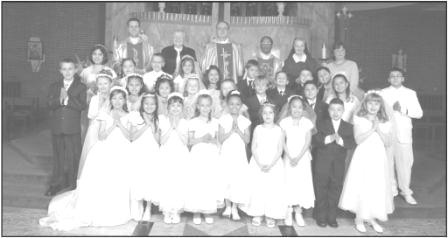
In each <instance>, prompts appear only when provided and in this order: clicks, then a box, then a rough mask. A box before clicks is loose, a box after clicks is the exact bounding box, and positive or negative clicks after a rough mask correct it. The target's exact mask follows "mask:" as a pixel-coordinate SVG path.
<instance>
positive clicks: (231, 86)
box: [210, 66, 249, 119]
mask: <svg viewBox="0 0 448 238" xmlns="http://www.w3.org/2000/svg"><path fill="white" fill-rule="evenodd" d="M210 67H211V66H210ZM236 89H237V87H236V85H235V82H234V81H233V80H231V79H226V80H224V81H222V82H221V85H220V91H221V94H220V99H221V100H220V102H221V107H220V108H221V112H220V113H217V114H221V115H224V114H226V113H229V107H228V105H227V96H228V95H229V93H230V91H232V90H236ZM248 110H249V109H248V108H247V106H246V105H245V104H242V105H241V108H240V113H241V115H243V116H245V117H246V118H248V119H249V112H248Z"/></svg>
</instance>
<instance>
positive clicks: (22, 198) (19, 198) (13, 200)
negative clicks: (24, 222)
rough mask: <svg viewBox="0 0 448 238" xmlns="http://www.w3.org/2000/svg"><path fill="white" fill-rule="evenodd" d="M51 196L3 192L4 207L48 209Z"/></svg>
mask: <svg viewBox="0 0 448 238" xmlns="http://www.w3.org/2000/svg"><path fill="white" fill-rule="evenodd" d="M50 200H51V198H50V197H45V196H31V195H14V194H6V193H3V198H2V206H3V207H6V206H7V207H18V208H35V209H45V210H46V209H47V208H48V204H49V203H50Z"/></svg>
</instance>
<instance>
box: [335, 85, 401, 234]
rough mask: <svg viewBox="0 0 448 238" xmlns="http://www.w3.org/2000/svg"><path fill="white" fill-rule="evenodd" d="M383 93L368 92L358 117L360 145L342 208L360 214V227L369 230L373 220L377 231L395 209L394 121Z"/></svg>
mask: <svg viewBox="0 0 448 238" xmlns="http://www.w3.org/2000/svg"><path fill="white" fill-rule="evenodd" d="M390 119H391V118H390V117H389V116H388V114H387V113H386V110H385V107H384V101H383V99H382V97H381V96H380V94H379V93H378V92H376V91H371V92H368V93H367V94H366V97H365V99H364V100H363V103H362V105H361V108H360V110H359V112H358V113H357V115H356V116H355V119H354V122H355V123H354V135H355V140H356V143H357V144H358V146H357V147H356V149H355V152H354V154H353V160H352V162H351V164H350V167H349V168H348V171H347V174H346V177H345V182H344V187H343V189H342V193H341V198H340V202H339V207H340V208H341V209H344V210H348V211H351V212H353V213H355V214H356V219H355V224H356V229H357V230H358V231H360V232H365V231H366V228H365V227H364V222H365V221H367V222H369V223H370V224H371V225H372V227H373V229H374V230H375V231H377V232H383V228H382V227H381V226H380V225H379V224H378V223H377V222H376V221H375V219H378V220H381V221H387V215H388V214H391V213H392V212H393V210H394V204H393V196H392V189H391V182H390V176H389V169H388V161H387V155H386V148H385V146H388V145H389V144H390V142H391V141H390V140H391V136H390V131H391V126H392V124H391V122H390Z"/></svg>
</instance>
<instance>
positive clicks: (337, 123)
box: [325, 119, 344, 146]
mask: <svg viewBox="0 0 448 238" xmlns="http://www.w3.org/2000/svg"><path fill="white" fill-rule="evenodd" d="M331 124H332V125H333V129H334V132H335V133H338V130H339V126H340V125H341V119H339V120H337V121H335V120H333V119H332V120H331ZM331 142H332V141H331V139H330V135H328V136H326V137H325V144H330V143H331ZM336 144H338V145H340V146H344V140H342V137H340V136H339V139H338V140H336Z"/></svg>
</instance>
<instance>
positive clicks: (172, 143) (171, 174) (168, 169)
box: [157, 93, 190, 224]
mask: <svg viewBox="0 0 448 238" xmlns="http://www.w3.org/2000/svg"><path fill="white" fill-rule="evenodd" d="M182 107H183V98H182V95H180V94H179V93H172V94H170V96H168V116H163V115H160V118H159V119H160V130H161V141H160V144H161V146H160V171H163V172H162V173H160V174H161V175H160V176H159V179H158V181H157V182H158V183H159V186H160V188H163V190H160V191H158V195H157V197H158V200H159V201H158V204H159V209H160V210H161V211H162V212H163V215H164V219H163V221H164V222H165V223H168V224H169V223H179V222H180V213H181V212H182V209H183V207H184V200H185V194H186V193H187V192H189V191H188V190H186V189H185V185H186V183H185V178H187V176H189V175H190V174H189V173H188V174H187V171H186V169H185V165H187V163H186V159H188V156H189V152H188V147H187V142H188V122H187V121H186V120H185V119H184V118H183V117H182V116H183V114H182V112H183V110H182V109H183V108H182Z"/></svg>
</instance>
